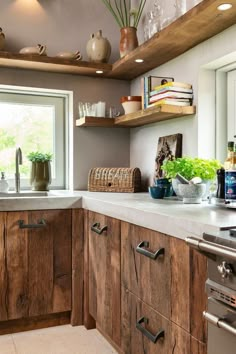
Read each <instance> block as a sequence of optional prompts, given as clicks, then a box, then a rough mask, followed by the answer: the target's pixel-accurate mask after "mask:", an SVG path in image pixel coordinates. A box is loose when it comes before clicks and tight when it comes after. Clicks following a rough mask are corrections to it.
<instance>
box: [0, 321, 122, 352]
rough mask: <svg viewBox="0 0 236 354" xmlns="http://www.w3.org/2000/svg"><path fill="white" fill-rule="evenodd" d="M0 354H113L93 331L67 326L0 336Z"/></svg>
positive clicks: (97, 333) (107, 345) (100, 336)
mask: <svg viewBox="0 0 236 354" xmlns="http://www.w3.org/2000/svg"><path fill="white" fill-rule="evenodd" d="M0 353H1V354H117V352H116V351H115V350H114V349H113V348H112V346H111V345H110V344H109V343H108V342H107V341H106V340H105V339H104V337H103V336H102V335H101V334H100V333H99V332H98V331H97V330H96V329H92V330H89V331H87V330H86V329H85V327H83V326H78V327H72V326H70V325H66V326H58V327H51V328H45V329H38V330H35V331H29V332H22V333H15V334H9V335H3V336H0Z"/></svg>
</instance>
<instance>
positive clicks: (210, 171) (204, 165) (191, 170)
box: [161, 156, 221, 199]
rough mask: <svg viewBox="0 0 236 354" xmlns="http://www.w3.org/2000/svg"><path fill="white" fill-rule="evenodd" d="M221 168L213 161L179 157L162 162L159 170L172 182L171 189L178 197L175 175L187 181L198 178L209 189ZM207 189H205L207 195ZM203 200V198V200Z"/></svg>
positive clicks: (216, 161)
mask: <svg viewBox="0 0 236 354" xmlns="http://www.w3.org/2000/svg"><path fill="white" fill-rule="evenodd" d="M219 168H221V163H220V162H219V161H218V160H215V159H201V158H198V157H188V156H186V157H179V158H176V159H174V160H172V161H171V160H168V161H164V163H163V165H162V167H161V169H162V170H163V171H164V174H165V177H166V178H168V179H171V180H172V185H173V189H174V191H175V193H176V195H178V182H177V181H176V178H175V177H176V175H177V173H179V174H180V175H181V176H183V177H184V178H186V179H187V180H189V181H190V180H191V179H192V178H194V177H200V178H201V179H202V181H203V183H206V184H207V185H208V187H209V183H211V182H212V181H214V180H215V178H216V171H217V169H219ZM208 193H209V188H207V194H208ZM203 199H204V198H203Z"/></svg>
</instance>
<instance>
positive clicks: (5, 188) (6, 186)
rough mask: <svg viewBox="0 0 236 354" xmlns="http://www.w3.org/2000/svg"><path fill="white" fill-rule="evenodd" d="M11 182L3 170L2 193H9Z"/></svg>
mask: <svg viewBox="0 0 236 354" xmlns="http://www.w3.org/2000/svg"><path fill="white" fill-rule="evenodd" d="M8 190H9V184H8V182H7V180H6V178H5V172H1V179H0V193H8Z"/></svg>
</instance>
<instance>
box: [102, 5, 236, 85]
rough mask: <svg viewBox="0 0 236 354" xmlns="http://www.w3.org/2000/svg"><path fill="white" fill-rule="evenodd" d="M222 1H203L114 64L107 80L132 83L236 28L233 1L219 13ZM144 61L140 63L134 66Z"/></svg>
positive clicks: (235, 9) (235, 13)
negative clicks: (139, 61) (233, 27)
mask: <svg viewBox="0 0 236 354" xmlns="http://www.w3.org/2000/svg"><path fill="white" fill-rule="evenodd" d="M222 2H223V1H222V0H204V1H202V2H201V3H199V4H198V5H197V6H195V7H193V8H192V9H191V10H189V11H188V12H186V13H185V14H184V15H183V16H181V17H179V18H178V19H177V20H176V21H174V22H172V23H171V24H170V25H169V26H167V27H166V28H164V29H163V30H162V31H160V32H158V33H156V34H155V35H154V36H153V37H152V38H151V39H149V40H148V41H146V42H144V43H143V44H142V45H140V46H139V47H138V48H136V49H135V50H133V51H132V52H131V53H129V54H128V55H126V56H125V57H124V58H122V59H120V60H118V61H117V62H115V63H114V64H113V68H112V72H110V73H108V76H109V77H112V78H119V79H126V80H132V79H134V78H136V77H138V76H140V75H142V74H144V73H146V72H147V71H149V70H152V69H154V68H156V67H158V66H160V65H162V64H164V63H166V62H168V61H169V60H171V59H174V58H176V57H177V56H179V55H180V54H183V53H184V52H186V51H187V50H189V49H191V48H193V47H194V46H196V45H197V44H199V43H201V42H203V41H205V40H207V39H209V38H211V37H213V36H215V35H216V34H218V33H220V32H222V31H223V30H225V29H226V28H228V27H230V26H232V25H234V24H236V1H235V0H233V1H230V3H232V5H233V7H232V8H231V9H230V10H228V11H219V10H217V6H218V5H220V4H222ZM136 59H143V60H144V62H143V63H136V62H135V60H136Z"/></svg>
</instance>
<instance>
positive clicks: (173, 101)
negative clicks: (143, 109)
mask: <svg viewBox="0 0 236 354" xmlns="http://www.w3.org/2000/svg"><path fill="white" fill-rule="evenodd" d="M163 104H169V105H173V106H191V101H190V100H186V101H184V100H181V101H180V100H176V99H171V98H165V99H162V100H159V101H156V102H154V103H151V104H149V105H148V106H147V108H149V107H155V106H161V105H163Z"/></svg>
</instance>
